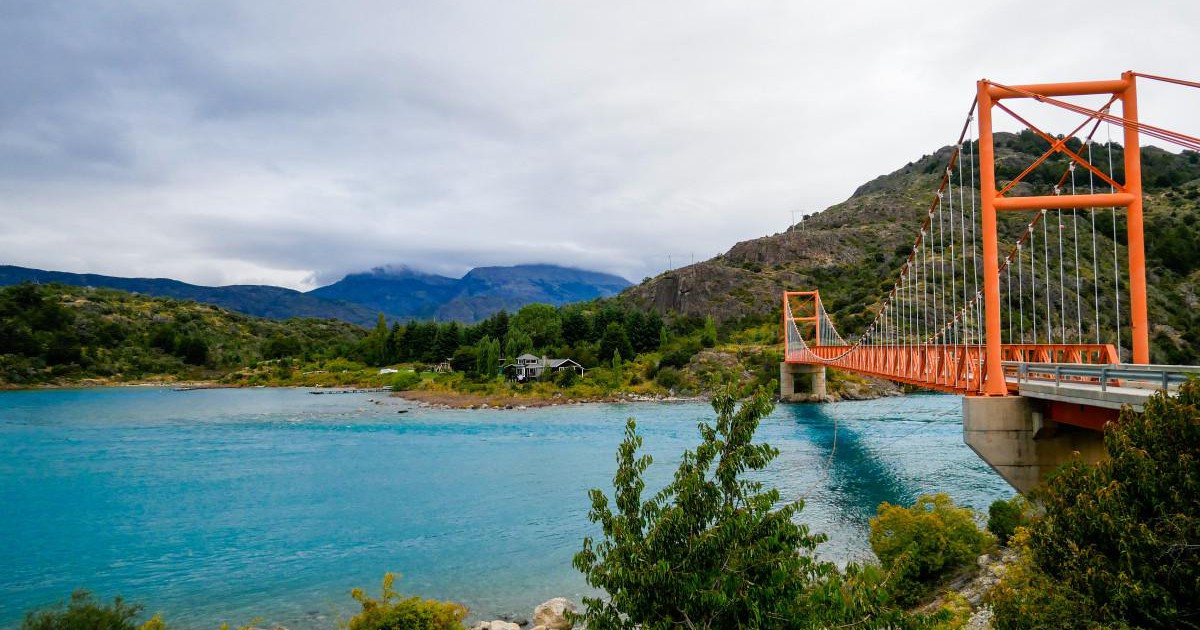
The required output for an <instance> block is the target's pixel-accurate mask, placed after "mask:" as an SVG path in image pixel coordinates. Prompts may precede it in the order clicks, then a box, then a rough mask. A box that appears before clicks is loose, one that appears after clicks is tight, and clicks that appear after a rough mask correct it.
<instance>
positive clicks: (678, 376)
mask: <svg viewBox="0 0 1200 630" xmlns="http://www.w3.org/2000/svg"><path fill="white" fill-rule="evenodd" d="M654 381H655V382H656V383H658V384H659V385H661V386H663V387H665V388H667V389H674V390H676V391H678V390H679V389H680V388H681V387H682V386H683V384H684V380H683V372H680V371H679V370H678V369H677V368H673V367H662V368H659V370H658V373H657V374H655V375H654Z"/></svg>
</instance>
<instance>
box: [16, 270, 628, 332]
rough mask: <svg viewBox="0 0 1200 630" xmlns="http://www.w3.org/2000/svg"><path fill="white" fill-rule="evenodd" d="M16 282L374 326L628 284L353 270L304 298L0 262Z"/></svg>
mask: <svg viewBox="0 0 1200 630" xmlns="http://www.w3.org/2000/svg"><path fill="white" fill-rule="evenodd" d="M19 282H42V283H49V282H59V283H62V284H70V285H76V286H91V287H102V288H109V289H120V290H122V291H131V292H136V293H142V294H145V295H151V296H156V297H172V298H177V299H181V300H194V301H196V302H204V303H207V304H215V305H217V306H222V307H224V308H228V309H230V310H233V311H238V312H241V313H246V314H248V315H257V316H260V317H270V318H274V319H286V318H289V317H319V318H332V319H341V320H344V321H348V322H352V323H355V324H360V325H364V326H370V325H374V323H375V319H376V317H377V316H378V314H379V313H384V314H385V315H387V316H388V318H389V319H440V320H457V321H463V322H473V321H478V320H480V319H483V318H485V317H487V316H488V315H491V314H492V313H495V312H496V311H498V310H500V309H508V310H510V311H513V310H517V309H519V308H521V307H522V306H524V305H526V304H531V303H533V302H543V303H547V304H554V305H560V304H568V303H571V302H580V301H584V300H591V299H594V298H597V297H608V296H612V295H616V294H617V293H619V292H620V291H621V290H622V289H624V288H625V287H628V286H629V285H630V283H629V281H628V280H625V279H624V278H621V277H619V276H614V275H610V274H605V273H599V272H595V271H585V270H582V269H571V268H567V267H559V266H556V265H516V266H513V267H479V268H477V269H473V270H471V271H470V272H469V273H467V274H466V275H465V276H463V277H462V278H459V279H454V278H447V277H445V276H438V275H433V274H426V273H421V272H419V271H414V270H412V269H408V268H404V267H387V268H377V269H373V270H371V271H368V272H364V273H355V274H350V275H348V276H346V277H345V278H343V279H341V280H339V281H338V282H335V283H333V284H331V285H328V286H324V287H321V288H319V289H315V290H313V291H309V292H308V293H302V292H300V291H294V290H292V289H285V288H282V287H274V286H266V285H230V286H223V287H206V286H200V285H195V284H188V283H186V282H180V281H178V280H171V279H167V278H119V277H115V276H103V275H97V274H77V273H67V272H62V271H44V270H41V269H30V268H28V267H16V266H11V265H0V286H4V285H9V284H17V283H19Z"/></svg>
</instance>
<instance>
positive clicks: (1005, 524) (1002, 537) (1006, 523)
mask: <svg viewBox="0 0 1200 630" xmlns="http://www.w3.org/2000/svg"><path fill="white" fill-rule="evenodd" d="M1028 510H1029V503H1028V501H1026V500H1025V497H1023V496H1021V495H1019V494H1018V495H1017V496H1015V497H1013V498H1011V499H1008V500H1007V501H1006V500H1004V499H996V500H995V501H993V502H992V504H991V505H990V506H988V522H987V528H988V531H989V532H991V533H992V535H993V536H995V537H996V542H998V543H1000V544H1001V545H1007V544H1008V540H1009V539H1010V538H1012V536H1013V534H1015V533H1016V531H1017V528H1018V527H1021V526H1022V525H1026V524H1028V517H1027V512H1028Z"/></svg>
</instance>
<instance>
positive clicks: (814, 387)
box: [779, 362, 828, 402]
mask: <svg viewBox="0 0 1200 630" xmlns="http://www.w3.org/2000/svg"><path fill="white" fill-rule="evenodd" d="M827 395H828V391H827V390H826V388H825V366H824V365H810V364H805V363H787V362H783V363H780V364H779V400H781V401H783V402H806V401H810V400H824V399H825V398H826V396H827Z"/></svg>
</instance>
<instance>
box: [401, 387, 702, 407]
mask: <svg viewBox="0 0 1200 630" xmlns="http://www.w3.org/2000/svg"><path fill="white" fill-rule="evenodd" d="M392 396H394V397H396V398H402V399H404V400H408V401H410V402H415V403H417V404H418V406H420V407H429V408H434V409H533V408H537V407H558V406H561V405H583V404H588V403H621V402H664V403H669V402H691V401H696V400H704V397H702V396H669V395H662V394H655V395H651V394H635V393H613V394H610V395H607V396H593V397H579V398H573V397H570V396H567V395H565V394H562V393H558V394H555V395H553V396H550V397H548V398H542V397H533V396H504V395H500V396H496V395H487V394H472V393H467V392H455V391H447V390H423V389H414V390H407V391H401V392H396V393H394V394H392Z"/></svg>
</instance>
